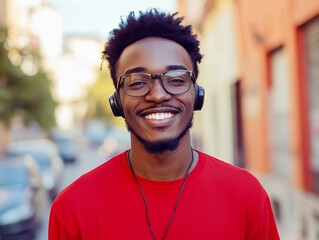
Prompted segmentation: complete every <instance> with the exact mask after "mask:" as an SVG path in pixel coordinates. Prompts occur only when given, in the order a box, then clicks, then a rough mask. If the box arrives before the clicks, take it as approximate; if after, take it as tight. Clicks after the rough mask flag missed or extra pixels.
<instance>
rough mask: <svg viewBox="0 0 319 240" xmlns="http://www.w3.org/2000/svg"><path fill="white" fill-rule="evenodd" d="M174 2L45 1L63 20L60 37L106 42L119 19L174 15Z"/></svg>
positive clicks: (162, 0)
mask: <svg viewBox="0 0 319 240" xmlns="http://www.w3.org/2000/svg"><path fill="white" fill-rule="evenodd" d="M176 1H177V0H46V2H48V3H49V4H50V5H51V6H52V7H53V8H54V9H55V10H56V11H58V12H59V13H60V14H61V16H62V19H63V33H64V34H65V35H68V34H80V35H91V36H96V37H98V38H102V39H104V38H107V36H108V34H109V32H110V31H111V30H112V29H113V28H114V27H117V26H118V23H119V22H120V19H121V16H124V17H125V16H126V15H128V13H129V12H131V11H139V10H145V9H147V8H150V7H156V8H159V9H161V10H164V11H169V12H175V11H176V4H177V3H176Z"/></svg>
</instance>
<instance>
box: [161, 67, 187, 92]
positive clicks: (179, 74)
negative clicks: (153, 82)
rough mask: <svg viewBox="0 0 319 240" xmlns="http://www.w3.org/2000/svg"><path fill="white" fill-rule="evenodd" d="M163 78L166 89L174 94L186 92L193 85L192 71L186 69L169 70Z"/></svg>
mask: <svg viewBox="0 0 319 240" xmlns="http://www.w3.org/2000/svg"><path fill="white" fill-rule="evenodd" d="M162 80H163V85H164V87H165V89H166V91H168V92H169V93H172V94H182V93H185V92H187V91H188V90H189V87H190V85H191V78H190V73H189V72H188V71H184V70H181V71H171V72H167V73H165V74H164V75H163V77H162Z"/></svg>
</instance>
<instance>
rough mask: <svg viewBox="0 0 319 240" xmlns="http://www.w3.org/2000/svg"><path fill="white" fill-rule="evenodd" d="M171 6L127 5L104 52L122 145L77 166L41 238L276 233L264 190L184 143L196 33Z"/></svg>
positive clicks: (193, 86)
mask: <svg viewBox="0 0 319 240" xmlns="http://www.w3.org/2000/svg"><path fill="white" fill-rule="evenodd" d="M182 21H183V18H182V17H178V15H177V14H170V13H165V12H161V11H159V10H157V9H150V10H147V11H145V12H139V13H138V14H136V13H133V12H132V13H131V14H130V15H129V16H128V17H127V18H126V19H122V21H121V23H120V25H119V27H118V28H117V29H114V30H113V31H112V32H111V35H110V38H109V39H108V42H107V43H106V45H105V49H104V51H103V56H104V57H105V58H106V59H107V60H108V62H109V69H110V72H111V76H112V79H113V82H114V85H115V88H116V91H115V92H114V94H113V95H112V96H111V97H110V105H111V108H112V111H113V113H114V115H115V116H121V117H123V118H124V120H125V122H126V125H127V128H128V130H129V131H130V135H131V146H130V149H129V150H127V151H124V152H122V153H120V154H119V155H117V156H115V157H113V158H112V159H111V160H109V161H107V162H105V163H104V164H102V165H101V166H99V167H97V168H95V169H94V170H92V171H90V172H88V173H86V174H84V175H83V176H81V177H80V178H79V179H77V180H76V181H75V182H73V183H72V184H71V185H69V186H68V187H67V188H66V189H65V190H63V191H62V192H61V193H60V194H59V196H58V197H57V198H56V200H55V202H54V203H53V205H52V208H51V214H50V223H49V239H50V240H61V239H82V240H84V239H88V240H92V239H116V240H121V239H125V240H127V239H138V240H141V239H176V240H181V239H183V240H187V239H218V240H220V239H223V240H224V239H229V240H236V239H238V240H239V239H254V240H276V239H279V236H278V232H277V228H276V223H275V219H274V216H273V212H272V208H271V204H270V200H269V197H268V194H267V193H266V191H265V190H264V188H263V187H262V185H261V184H260V183H259V181H258V180H257V179H256V178H255V177H254V176H253V175H251V174H250V173H248V172H247V171H246V170H244V169H240V168H238V167H235V166H232V165H230V164H228V163H225V162H223V161H221V160H218V159H216V158H214V157H212V156H209V155H207V154H205V153H203V152H201V151H198V150H195V149H193V147H192V145H191V136H190V128H191V127H192V122H193V112H194V111H195V110H200V109H201V108H202V106H203V102H204V89H203V88H202V87H200V86H199V85H198V84H197V77H198V63H200V62H201V60H202V55H201V54H200V50H199V41H198V39H197V36H196V35H194V34H193V33H192V27H191V26H190V25H183V24H182Z"/></svg>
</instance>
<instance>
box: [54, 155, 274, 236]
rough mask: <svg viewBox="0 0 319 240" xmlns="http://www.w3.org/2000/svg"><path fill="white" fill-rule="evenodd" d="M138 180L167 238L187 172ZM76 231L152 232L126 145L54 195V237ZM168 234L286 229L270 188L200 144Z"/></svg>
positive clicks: (151, 213) (265, 232) (98, 233)
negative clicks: (276, 215)
mask: <svg viewBox="0 0 319 240" xmlns="http://www.w3.org/2000/svg"><path fill="white" fill-rule="evenodd" d="M138 180H139V182H140V184H141V186H142V188H143V191H144V193H145V195H146V198H147V201H148V206H149V216H150V222H151V224H152V227H153V230H154V233H155V235H156V238H157V239H161V238H162V236H163V234H164V232H165V228H166V225H167V223H168V220H169V218H170V215H171V213H172V210H173V208H174V204H175V201H176V198H177V196H178V193H179V190H180V187H181V185H182V183H183V179H180V180H176V181H168V182H157V181H150V180H147V179H144V178H141V177H138ZM72 239H82V240H106V239H108V240H110V239H114V240H128V239H130V240H132V239H133V240H134V239H137V240H144V239H145V240H151V239H152V236H151V233H150V230H149V228H148V225H147V221H146V217H145V205H144V201H143V198H142V196H141V193H140V192H139V190H138V188H137V186H136V183H135V182H134V180H133V177H132V174H131V172H130V169H129V166H128V164H127V161H126V155H125V152H124V153H122V154H120V155H118V156H116V157H114V158H113V159H111V160H109V161H107V162H105V163H104V164H102V165H101V166H99V167H97V168H95V169H93V170H92V171H90V172H88V173H86V174H84V175H83V176H81V177H80V178H79V179H77V180H76V181H75V182H73V183H72V184H71V185H69V186H68V187H67V188H66V189H64V190H63V191H62V192H61V193H60V194H59V196H58V197H57V198H56V200H55V201H54V203H53V205H52V208H51V213H50V222H49V240H72ZM166 239H167V240H172V239H174V240H198V239H205V240H206V239H216V240H228V239H229V240H237V239H238V240H243V239H255V240H277V239H279V236H278V232H277V228H276V224H275V220H274V216H273V213H272V209H271V205H270V201H269V198H268V195H267V193H266V191H265V190H264V189H263V187H262V186H261V184H260V183H259V182H258V180H257V179H256V178H255V177H254V176H252V175H251V174H250V173H248V172H247V171H246V170H243V169H240V168H238V167H235V166H232V165H230V164H227V163H225V162H223V161H220V160H218V159H215V158H214V157H211V156H208V155H206V154H204V153H202V152H199V161H198V164H197V166H196V168H195V169H194V170H193V171H192V172H191V173H190V174H189V178H188V180H187V184H186V186H185V189H184V193H183V195H182V197H181V200H180V203H179V205H178V208H177V210H176V212H175V216H174V219H173V221H172V224H171V226H170V228H169V231H168V234H167V236H166Z"/></svg>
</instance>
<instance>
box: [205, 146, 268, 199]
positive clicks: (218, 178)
mask: <svg viewBox="0 0 319 240" xmlns="http://www.w3.org/2000/svg"><path fill="white" fill-rule="evenodd" d="M199 155H200V159H201V160H202V161H203V162H204V163H205V166H204V169H203V170H204V172H203V173H205V174H207V175H209V176H210V177H211V178H212V179H213V181H214V182H217V183H220V184H222V185H223V186H224V187H227V186H229V187H231V188H236V189H242V190H243V191H244V192H247V191H248V192H255V191H257V192H258V193H260V192H262V194H263V195H267V194H266V192H265V190H264V188H263V186H262V184H261V183H260V181H259V180H258V179H257V177H256V176H254V175H253V174H252V173H251V172H249V171H248V170H247V169H244V168H240V167H238V166H235V165H232V164H230V163H227V162H225V161H222V160H220V159H217V158H215V157H213V156H210V155H208V154H206V153H203V152H200V151H199Z"/></svg>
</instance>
